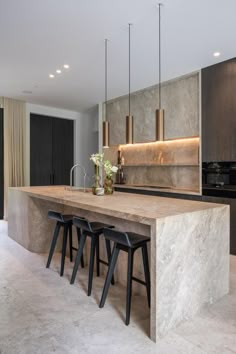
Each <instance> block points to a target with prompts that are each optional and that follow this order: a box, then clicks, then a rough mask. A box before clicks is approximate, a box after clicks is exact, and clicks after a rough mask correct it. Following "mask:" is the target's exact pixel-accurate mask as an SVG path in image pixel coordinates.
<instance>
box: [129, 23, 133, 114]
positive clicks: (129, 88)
mask: <svg viewBox="0 0 236 354" xmlns="http://www.w3.org/2000/svg"><path fill="white" fill-rule="evenodd" d="M131 25H132V24H131V23H129V116H130V81H131V80H130V27H131Z"/></svg>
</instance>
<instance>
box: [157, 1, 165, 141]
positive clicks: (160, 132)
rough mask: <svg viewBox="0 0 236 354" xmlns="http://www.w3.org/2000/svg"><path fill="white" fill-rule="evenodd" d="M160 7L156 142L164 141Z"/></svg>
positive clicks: (159, 6)
mask: <svg viewBox="0 0 236 354" xmlns="http://www.w3.org/2000/svg"><path fill="white" fill-rule="evenodd" d="M161 6H162V4H161V3H159V4H158V8H159V109H157V110H156V140H157V141H162V140H164V109H162V108H161Z"/></svg>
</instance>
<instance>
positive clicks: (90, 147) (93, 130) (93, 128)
mask: <svg viewBox="0 0 236 354" xmlns="http://www.w3.org/2000/svg"><path fill="white" fill-rule="evenodd" d="M30 113H36V114H42V115H47V116H51V117H57V118H64V119H72V120H74V121H75V125H74V162H75V163H80V164H82V165H83V166H84V167H85V169H86V171H87V173H88V174H89V175H92V174H93V169H92V167H93V166H91V163H90V161H89V157H90V155H91V154H92V153H93V152H97V151H98V107H94V108H92V109H90V110H89V111H87V112H85V113H79V112H74V111H69V110H64V109H58V108H55V107H48V106H42V105H35V104H30V103H26V144H25V148H26V161H25V176H26V185H29V184H30ZM82 180H83V179H82V174H81V173H79V170H78V171H77V172H76V184H77V185H81V186H82ZM87 185H89V183H88V181H87Z"/></svg>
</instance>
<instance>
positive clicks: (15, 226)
mask: <svg viewBox="0 0 236 354" xmlns="http://www.w3.org/2000/svg"><path fill="white" fill-rule="evenodd" d="M8 208H9V210H8V234H9V237H11V238H12V239H14V240H15V241H16V242H18V243H20V244H21V245H22V246H23V247H25V248H27V249H28V250H30V251H32V252H48V249H49V245H50V242H51V238H52V232H53V227H54V223H53V222H51V221H49V220H48V218H47V212H48V210H49V209H54V210H57V211H60V212H63V213H70V214H71V213H72V214H74V215H80V216H85V217H87V218H88V219H89V220H93V221H94V220H95V221H96V220H99V221H102V222H106V223H109V224H113V225H114V226H115V227H117V228H118V229H120V230H123V231H134V232H137V233H142V234H144V235H147V236H150V237H151V242H150V257H149V258H150V265H151V309H150V336H151V339H152V340H153V341H156V340H157V339H158V338H159V337H162V336H163V335H165V334H166V333H167V332H168V331H169V330H170V329H172V328H174V327H176V326H177V325H178V324H179V323H180V322H182V321H183V320H186V319H188V318H191V317H193V315H194V314H195V313H197V312H198V311H199V310H200V309H201V307H202V306H204V305H205V304H207V303H212V302H214V301H216V300H217V299H219V298H220V297H222V296H223V295H225V294H227V293H228V290H229V206H227V205H221V204H212V203H203V202H198V201H190V200H180V199H172V198H163V197H157V196H146V195H137V194H129V193H119V192H115V193H114V194H113V195H111V196H99V197H98V196H94V195H92V193H83V192H82V191H71V190H68V188H66V187H64V186H49V187H21V188H10V189H9V204H8ZM137 257H138V255H137ZM121 263H123V262H120V264H118V267H120V268H119V274H121V278H119V280H121V282H122V281H123V278H122V275H123V277H124V278H125V276H126V274H125V273H126V271H125V269H124V265H122V264H121ZM140 263H141V262H138V260H137V259H136V262H135V268H134V273H135V274H134V275H136V274H137V275H138V276H139V277H140V274H141V273H142V270H141V269H140V268H141V267H140ZM141 275H142V274H141Z"/></svg>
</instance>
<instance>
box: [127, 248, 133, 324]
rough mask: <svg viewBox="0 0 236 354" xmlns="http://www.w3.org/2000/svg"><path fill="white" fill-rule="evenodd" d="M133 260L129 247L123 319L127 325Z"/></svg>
mask: <svg viewBox="0 0 236 354" xmlns="http://www.w3.org/2000/svg"><path fill="white" fill-rule="evenodd" d="M133 262H134V250H133V249H129V251H128V267H127V293H126V319H125V324H126V325H127V326H128V324H129V321H130V310H131V296H132V277H133Z"/></svg>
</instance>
